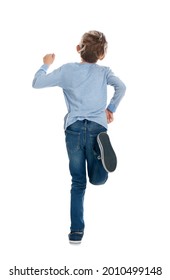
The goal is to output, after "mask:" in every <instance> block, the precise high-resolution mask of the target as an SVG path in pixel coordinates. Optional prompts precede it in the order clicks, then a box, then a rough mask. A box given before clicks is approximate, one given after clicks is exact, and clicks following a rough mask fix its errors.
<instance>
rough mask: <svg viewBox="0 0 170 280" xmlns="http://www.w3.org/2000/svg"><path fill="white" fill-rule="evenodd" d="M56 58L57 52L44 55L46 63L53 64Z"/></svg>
mask: <svg viewBox="0 0 170 280" xmlns="http://www.w3.org/2000/svg"><path fill="white" fill-rule="evenodd" d="M54 59H55V54H54V53H50V54H46V55H45V56H44V57H43V62H44V64H48V65H50V64H52V63H53V61H54Z"/></svg>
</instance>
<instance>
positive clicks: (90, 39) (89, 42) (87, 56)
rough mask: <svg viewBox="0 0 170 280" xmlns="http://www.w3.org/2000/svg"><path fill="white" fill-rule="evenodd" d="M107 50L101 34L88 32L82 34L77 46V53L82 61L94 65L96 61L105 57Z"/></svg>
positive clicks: (103, 36)
mask: <svg viewBox="0 0 170 280" xmlns="http://www.w3.org/2000/svg"><path fill="white" fill-rule="evenodd" d="M106 50H107V41H106V37H105V35H104V34H103V33H102V32H99V31H95V30H94V31H89V32H87V33H84V35H83V36H82V38H81V41H80V44H79V45H78V46H77V51H78V52H79V53H80V56H81V58H82V60H83V61H85V62H88V63H96V62H97V60H98V59H100V60H101V59H103V58H104V57H105V54H106Z"/></svg>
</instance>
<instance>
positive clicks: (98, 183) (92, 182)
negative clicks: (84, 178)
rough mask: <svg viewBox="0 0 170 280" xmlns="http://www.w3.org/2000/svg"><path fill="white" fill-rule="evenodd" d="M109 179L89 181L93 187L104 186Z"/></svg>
mask: <svg viewBox="0 0 170 280" xmlns="http://www.w3.org/2000/svg"><path fill="white" fill-rule="evenodd" d="M107 179H108V176H106V177H105V178H103V179H102V180H93V179H89V182H90V183H91V184H92V185H104V184H105V183H106V181H107Z"/></svg>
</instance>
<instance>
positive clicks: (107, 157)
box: [97, 132, 117, 172]
mask: <svg viewBox="0 0 170 280" xmlns="http://www.w3.org/2000/svg"><path fill="white" fill-rule="evenodd" d="M97 142H98V145H99V149H100V153H101V161H102V164H103V167H104V169H105V170H106V171H107V172H113V171H115V169H116V167H117V157H116V154H115V152H114V150H113V148H112V145H111V143H110V139H109V136H108V134H107V133H106V132H101V133H99V135H98V136H97Z"/></svg>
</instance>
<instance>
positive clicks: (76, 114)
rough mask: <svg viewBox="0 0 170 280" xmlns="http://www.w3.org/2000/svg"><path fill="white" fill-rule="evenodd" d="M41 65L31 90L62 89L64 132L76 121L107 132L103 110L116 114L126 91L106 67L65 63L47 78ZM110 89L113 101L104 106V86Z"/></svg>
mask: <svg viewBox="0 0 170 280" xmlns="http://www.w3.org/2000/svg"><path fill="white" fill-rule="evenodd" d="M48 67H49V66H48V65H47V64H44V65H42V66H41V68H40V69H39V70H38V71H37V72H36V74H35V76H34V79H33V82H32V86H33V88H45V87H55V86H58V87H61V88H62V89H63V93H64V97H65V101H66V105H67V109H68V113H67V115H66V116H65V119H64V129H66V128H67V127H68V126H69V125H71V124H72V123H74V122H75V121H77V120H83V119H87V120H90V121H94V122H96V123H99V124H100V125H102V126H104V127H105V128H106V129H107V119H106V113H105V110H106V108H107V109H108V110H110V111H111V112H115V111H116V109H117V107H118V105H119V103H120V101H121V99H122V97H123V96H124V94H125V90H126V87H125V85H124V83H123V82H122V81H121V80H120V79H119V78H118V77H116V76H115V75H114V74H113V72H112V71H111V69H110V68H109V67H105V66H100V65H98V64H96V63H67V64H64V65H62V66H61V67H59V68H58V69H55V70H54V71H52V72H51V73H48V74H47V70H48ZM108 85H110V86H113V97H112V98H111V100H110V102H109V103H108V105H107V86H108Z"/></svg>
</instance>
